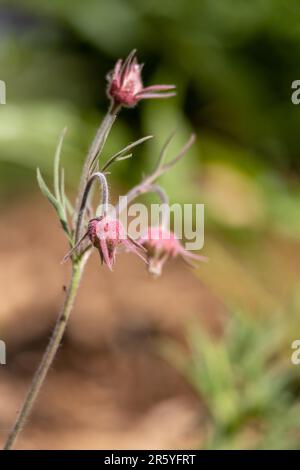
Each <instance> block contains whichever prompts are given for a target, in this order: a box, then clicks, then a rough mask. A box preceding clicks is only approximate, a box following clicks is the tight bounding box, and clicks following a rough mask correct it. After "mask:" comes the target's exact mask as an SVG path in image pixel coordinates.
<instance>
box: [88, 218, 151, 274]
mask: <svg viewBox="0 0 300 470" xmlns="http://www.w3.org/2000/svg"><path fill="white" fill-rule="evenodd" d="M88 236H89V238H90V240H91V242H92V244H93V245H94V246H95V247H96V248H97V249H98V250H99V254H100V258H101V262H102V263H105V264H106V265H107V266H108V267H109V269H110V270H111V271H112V267H113V265H114V263H115V258H116V253H117V248H118V247H119V246H124V247H125V248H126V249H127V250H128V251H131V252H133V253H135V254H137V255H138V256H139V257H140V258H142V259H143V261H145V262H146V260H145V258H144V257H143V256H142V254H141V253H140V251H141V252H144V248H143V247H142V246H141V245H140V244H139V243H137V242H135V241H134V240H132V238H130V237H129V236H128V235H127V234H126V232H125V229H124V227H123V225H122V223H121V222H120V221H119V220H117V219H112V218H109V217H108V216H105V217H99V218H96V219H92V220H90V222H89V225H88ZM139 250H140V251H139Z"/></svg>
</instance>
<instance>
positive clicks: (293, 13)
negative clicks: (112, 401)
mask: <svg viewBox="0 0 300 470" xmlns="http://www.w3.org/2000/svg"><path fill="white" fill-rule="evenodd" d="M0 35H1V40H0V79H1V80H4V81H5V82H6V86H7V104H6V105H3V106H0V119H1V126H0V200H1V201H0V202H1V207H2V209H3V210H5V209H7V208H9V207H10V204H11V203H12V201H20V197H23V194H31V192H36V191H37V189H36V181H35V168H36V166H39V167H40V168H41V170H42V171H43V172H44V174H45V175H46V177H47V176H48V177H49V176H51V172H52V159H53V154H54V150H55V146H56V142H57V139H58V136H59V134H60V132H61V130H62V129H63V128H64V127H65V126H67V127H68V133H67V137H66V139H65V143H64V148H63V162H64V166H65V169H66V181H67V185H68V187H69V190H70V191H71V193H72V191H74V190H75V188H76V184H77V181H78V178H79V172H80V167H81V163H82V161H83V158H84V155H85V152H86V149H87V147H88V145H89V142H90V140H91V139H92V137H93V135H94V132H95V129H96V128H97V126H98V124H99V122H100V119H101V116H102V115H103V114H104V113H105V110H106V108H107V98H106V95H105V87H106V81H105V75H106V73H107V72H108V71H109V70H110V69H112V67H113V64H114V63H115V61H116V59H118V58H119V57H124V56H126V55H127V54H128V52H129V51H130V50H131V49H133V48H137V49H138V57H139V60H140V61H141V62H144V63H145V68H144V70H143V78H144V83H145V84H149V85H151V84H155V83H175V84H176V85H177V89H178V94H177V97H176V98H175V99H170V100H166V101H159V100H157V101H155V100H153V101H150V100H149V101H147V102H143V103H141V104H140V105H139V106H138V107H137V108H135V109H134V110H123V111H122V114H121V118H120V119H119V120H118V122H117V124H116V126H115V127H114V129H113V131H112V134H111V136H110V138H109V140H108V143H107V145H106V147H105V151H104V154H105V156H109V155H110V154H111V153H112V152H114V151H117V150H118V149H119V148H120V147H122V146H125V145H126V144H127V143H128V142H130V141H132V140H134V139H137V138H139V137H141V136H143V135H147V134H154V136H155V139H153V140H151V141H150V142H149V143H148V142H147V143H146V144H145V145H143V146H141V147H140V148H139V149H138V150H137V151H136V152H135V156H134V159H130V160H128V161H125V162H123V163H122V164H119V165H116V166H115V168H114V178H115V180H114V181H115V182H116V183H117V186H118V187H119V188H121V189H124V190H125V189H127V188H129V187H130V185H131V184H132V183H134V182H136V181H138V179H139V178H140V175H141V172H142V171H143V170H144V169H145V167H146V168H148V169H150V168H151V164H152V162H153V159H155V158H157V154H158V151H159V149H160V147H161V145H162V144H163V142H164V140H165V139H166V138H167V136H168V135H169V134H170V132H172V131H173V130H174V129H178V133H177V136H176V139H175V141H174V143H173V144H172V149H171V152H170V153H172V150H174V151H175V150H176V149H177V148H178V146H180V145H182V143H183V142H184V141H185V139H186V138H187V137H188V135H189V133H190V132H192V131H195V132H196V134H197V142H196V144H195V146H194V148H193V149H192V150H191V151H190V152H189V154H188V156H187V157H186V158H185V159H184V160H183V161H182V162H181V163H180V164H179V165H178V167H177V168H175V169H174V170H173V171H172V172H171V173H170V174H168V175H166V176H165V177H163V183H164V185H165V187H166V188H167V189H168V191H169V193H170V195H171V201H172V202H177V201H178V202H195V201H196V202H204V203H205V211H206V212H205V223H206V227H205V237H206V240H205V248H204V251H205V254H207V256H209V258H210V263H208V265H207V266H205V267H203V266H202V267H201V269H199V271H196V273H195V275H196V276H198V277H199V282H201V284H202V283H203V284H204V285H205V286H206V288H207V289H209V290H210V291H212V292H213V293H214V295H216V296H217V297H218V299H219V300H220V302H222V303H223V304H224V305H225V307H226V309H227V315H228V319H227V320H228V322H233V323H234V327H233V333H230V335H226V334H225V333H224V335H222V334H221V335H217V336H218V340H213V339H212V338H211V337H210V336H209V337H207V338H206V337H204V336H205V334H204V333H201V335H200V334H199V336H197V337H196V335H193V338H190V336H189V335H187V336H188V339H187V342H188V343H189V344H191V345H192V347H191V350H192V353H191V354H192V359H193V350H194V345H195V343H196V344H197V345H199V344H200V345H201V347H200V346H199V347H198V349H197V348H196V352H194V354H195V358H196V359H195V361H196V363H197V364H198V366H197V367H194V368H193V367H192V366H191V365H187V369H188V372H186V371H185V369H186V367H185V366H183V365H182V358H181V359H180V360H179V359H178V358H177V359H176V360H175V362H176V364H177V363H178V362H179V363H180V364H181V366H182V369H184V374H185V373H187V376H188V377H190V375H191V374H192V376H193V379H192V383H196V390H197V393H199V396H200V397H201V400H204V402H205V403H206V405H207V407H208V409H209V414H210V415H211V416H212V419H211V424H210V427H209V430H208V432H207V436H206V437H205V439H204V444H203V446H204V447H205V446H206V447H216V448H221V447H230V448H231V447H233V448H234V447H239V446H240V447H243V446H246V447H247V446H248V447H262V446H265V447H268V446H269V447H273V448H274V447H275V448H280V447H281V446H285V447H293V448H294V447H299V439H298V440H297V439H295V436H297V432H298V435H299V429H298V430H297V429H296V430H295V429H294V424H295V423H294V421H295V416H296V414H295V413H296V411H295V412H291V410H294V409H295V410H297V413H298V414H297V416H300V415H299V411H298V401H297V400H298V391H299V386H300V381H299V378H297V373H298V376H299V377H300V369H299V371H298V370H297V367H296V366H292V365H291V363H290V353H291V350H290V344H291V341H293V340H294V339H296V338H297V335H298V336H299V335H300V321H299V320H298V319H297V313H298V312H299V310H298V309H297V308H296V307H295V304H296V305H298V303H297V300H295V299H296V297H297V291H298V286H299V282H298V278H299V274H300V268H299V263H300V255H299V247H300V184H299V176H300V159H299V152H300V140H299V129H300V106H295V105H293V104H292V102H291V93H292V90H291V84H292V81H294V80H297V79H300V4H299V1H298V0H289V1H288V2H286V1H284V0H252V1H251V2H250V1H246V0H222V1H220V0H189V1H188V2H187V1H184V0H165V1H164V2H162V1H158V0H128V1H121V0H110V1H101V0H85V1H82V0H51V1H50V0H44V1H38V0H26V1H16V0H15V1H14V0H10V1H9V2H4V1H1V2H0ZM36 194H37V192H36ZM36 197H40V196H36ZM45 204H46V202H45ZM53 216H54V214H53ZM166 275H167V274H166ZM291 305H292V307H291ZM236 309H238V311H240V309H242V312H243V314H242V315H241V314H239V315H238V319H237V318H236V314H235V313H234V314H233V313H232V312H235V311H236ZM291 311H292V312H296V313H293V325H294V328H293V329H292V330H289V331H288V332H287V333H286V335H285V336H284V335H283V338H284V339H283V340H282V341H281V342H280V341H276V342H275V344H274V342H273V343H272V347H270V348H269V347H267V346H266V347H265V348H261V344H264V341H265V338H268V342H269V341H270V335H271V334H272V335H274V338H275V337H276V338H277V336H276V335H277V334H278V333H279V332H282V331H283V330H284V331H286V330H285V328H286V325H287V323H288V324H289V322H290V314H291ZM195 313H197V312H195ZM274 315H276V321H275V322H274V321H271V318H272V317H273V316H274ZM241 316H242V317H243V318H244V320H243V321H242V324H240V322H241V319H240V318H241ZM298 317H299V313H298ZM246 319H247V320H246ZM253 319H254V320H253ZM269 321H271V323H272V327H271V326H269V323H268V322H269ZM253 322H254V323H255V326H254V325H253ZM244 323H245V324H244ZM224 330H226V328H224ZM271 331H272V332H274V331H275V333H271ZM261 335H262V338H261ZM195 338H196V339H195ZM272 338H273V336H272ZM215 341H217V344H216V345H215ZM274 341H275V340H274ZM240 344H242V346H243V347H244V348H246V349H247V348H248V349H247V351H248V352H246V353H245V356H246V357H245V358H244V356H243V358H244V360H241V361H240V360H239V358H240V356H239V349H238V348H239V347H240ZM257 344H259V346H257ZM247 345H248V346H247ZM235 346H236V348H235ZM242 346H241V347H242ZM199 348H200V349H201V351H199ZM228 348H229V351H228ZM257 348H258V350H259V354H258V353H257ZM219 349H221V352H220V350H219ZM237 351H238V352H237ZM249 351H250V352H253V351H256V355H254V356H253V357H252V356H251V357H249ZM216 354H219V356H221V357H225V355H226V361H225V363H224V364H223V362H222V367H221V369H220V364H219V362H218V360H216V358H215V355H216ZM174 355H175V356H176V357H177V354H174ZM203 355H204V357H205V358H206V359H205V360H206V361H207V362H205V361H204V362H203ZM171 356H172V358H173V355H171ZM172 360H173V359H172ZM186 360H187V362H188V359H186ZM270 361H271V363H272V372H270V371H269V363H270ZM272 361H273V362H272ZM276 361H278V364H279V365H278V367H279V372H278V369H277V362H276ZM201 363H203V364H204V366H203V367H204V370H202V369H201V367H200V366H199V364H201ZM249 364H250V365H249ZM231 368H232V370H229V369H231ZM273 369H275V371H277V372H275V379H274V378H273V375H272V374H273ZM222 374H223V379H222V378H221V382H220V383H221V384H220V383H219V381H218V380H214V377H215V378H216V377H220V375H222ZM239 374H240V375H241V378H240V381H239ZM290 374H292V375H293V374H294V375H295V376H293V378H291V377H290ZM233 377H234V379H233ZM222 380H223V382H222ZM274 380H275V383H276V384H277V385H276V386H274V387H273V384H274ZM199 383H200V385H199ZM207 383H208V384H209V386H206V385H205V384H207ZM224 383H225V385H224ZM241 384H242V385H241ZM250 386H251V387H252V388H251V392H249V396H248V395H247V394H246V395H245V396H244V392H242V395H243V396H242V397H239V394H241V390H240V387H242V390H244V389H248V387H250ZM220 389H221V390H223V392H222V393H219V391H220ZM224 390H225V391H226V390H227V392H226V393H225V392H224ZM224 393H225V399H224ZM247 397H248V398H247ZM241 398H242V400H241ZM199 399H200V398H199ZM247 399H248V401H247ZM224 400H225V401H224ZM273 404H278V407H275V408H276V409H275V408H273V407H272V405H273ZM223 405H224V406H223ZM279 405H280V406H279ZM294 407H295V408H294ZM274 409H275V411H274ZM224 410H227V411H228V410H229V411H228V412H227V411H224ZM249 410H250V411H249ZM249 416H250V418H249ZM248 419H249V420H250V421H251V425H249V429H248V428H247V422H248V421H247V420H248ZM253 421H254V422H255V424H254V426H253ZM274 422H275V424H274ZM298 422H299V420H298ZM245 423H246V424H245ZM245 426H246V431H245ZM286 429H290V430H291V435H292V438H291V440H289V439H288V436H289V434H288V433H286ZM273 431H274V433H273V434H272V432H273ZM261 435H262V436H263V439H261V440H260V436H261ZM283 436H284V439H283ZM295 441H296V442H295Z"/></svg>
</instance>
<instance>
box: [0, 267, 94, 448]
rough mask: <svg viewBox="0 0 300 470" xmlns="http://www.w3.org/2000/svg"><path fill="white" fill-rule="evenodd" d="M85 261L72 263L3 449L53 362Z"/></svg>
mask: <svg viewBox="0 0 300 470" xmlns="http://www.w3.org/2000/svg"><path fill="white" fill-rule="evenodd" d="M85 261H86V259H83V258H82V259H81V260H80V261H79V262H77V263H76V264H75V263H74V264H73V270H72V277H71V281H70V285H69V288H68V290H67V293H66V297H65V301H64V303H63V306H62V308H61V312H60V314H59V317H58V319H57V322H56V325H55V328H54V330H53V333H52V336H51V338H50V341H49V344H48V346H47V349H46V351H45V354H44V356H43V358H42V360H41V363H40V365H39V367H38V369H37V371H36V373H35V375H34V377H33V380H32V383H31V385H30V388H29V391H28V393H27V396H26V398H25V401H24V403H23V406H22V408H21V409H20V411H19V413H18V416H17V419H16V422H15V424H14V426H13V428H12V430H11V432H10V434H9V436H8V438H7V441H6V443H5V445H4V450H10V449H12V447H13V445H14V444H15V442H16V440H17V438H18V436H19V434H20V432H21V431H22V429H23V427H24V425H25V422H26V420H27V418H28V416H29V414H30V412H31V410H32V407H33V405H34V403H35V401H36V398H37V396H38V394H39V391H40V389H41V387H42V385H43V383H44V381H45V378H46V376H47V374H48V371H49V369H50V367H51V365H52V363H53V360H54V358H55V355H56V353H57V350H58V348H59V345H60V342H61V340H62V337H63V335H64V332H65V330H66V326H67V323H68V319H69V317H70V314H71V311H72V308H73V305H74V300H75V297H76V294H77V290H78V287H79V282H80V279H81V276H82V274H83V270H84V264H85Z"/></svg>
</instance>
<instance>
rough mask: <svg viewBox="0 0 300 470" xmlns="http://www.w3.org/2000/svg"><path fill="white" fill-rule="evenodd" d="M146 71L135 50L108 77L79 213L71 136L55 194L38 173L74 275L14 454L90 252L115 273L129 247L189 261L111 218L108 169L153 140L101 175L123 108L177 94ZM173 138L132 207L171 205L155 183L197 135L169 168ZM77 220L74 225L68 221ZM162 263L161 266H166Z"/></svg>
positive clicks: (22, 415)
mask: <svg viewBox="0 0 300 470" xmlns="http://www.w3.org/2000/svg"><path fill="white" fill-rule="evenodd" d="M141 70H142V65H140V64H138V63H137V60H136V56H135V51H132V53H130V54H129V56H128V57H127V59H126V60H125V61H122V60H119V61H117V63H116V65H115V68H114V70H113V71H112V72H111V73H110V74H109V75H108V88H107V95H108V98H109V99H110V106H109V109H108V112H107V114H106V116H105V117H104V119H103V121H102V123H101V125H100V127H99V128H98V130H97V132H96V135H95V137H94V139H93V141H92V144H91V146H90V148H89V151H88V153H87V156H86V159H85V163H84V166H83V168H82V173H81V177H80V183H79V187H78V192H77V197H76V201H75V209H73V207H72V205H71V203H70V202H69V199H68V198H67V196H66V194H65V187H64V171H63V169H61V168H60V154H61V149H62V144H63V137H64V134H65V131H64V132H63V134H62V136H61V138H60V140H59V143H58V146H57V151H56V154H55V159H54V188H53V191H51V190H50V189H49V187H48V186H47V184H46V183H45V181H44V179H43V177H42V175H41V173H40V171H39V170H38V171H37V180H38V184H39V187H40V189H41V191H42V193H43V195H44V196H45V197H46V198H47V199H48V200H49V202H50V203H51V204H52V206H53V207H54V209H55V211H56V213H57V215H58V217H59V220H60V222H61V226H62V228H63V230H64V232H65V233H66V236H67V240H68V242H69V245H70V251H69V252H68V254H67V255H66V256H65V258H64V261H66V260H70V262H71V265H72V275H71V279H70V283H69V287H68V289H67V291H66V294H65V299H64V302H63V305H62V308H61V311H60V313H59V316H58V319H57V322H56V324H55V327H54V330H53V333H52V335H51V338H50V341H49V344H48V346H47V349H46V351H45V353H44V356H43V358H42V360H41V363H40V365H39V367H38V369H37V371H36V373H35V375H34V377H33V380H32V383H31V385H30V387H29V391H28V393H27V396H26V398H25V400H24V403H23V405H22V407H21V409H20V411H19V413H18V415H17V418H16V422H15V424H14V426H13V427H12V430H11V432H10V433H9V436H8V438H7V441H6V443H5V446H4V450H10V449H12V447H13V446H14V444H15V443H16V440H17V438H18V436H19V434H20V432H21V431H22V429H23V428H24V425H25V424H26V420H27V418H28V417H29V415H30V413H31V410H32V408H33V406H34V404H35V401H36V399H37V397H38V394H39V392H40V389H41V387H42V385H43V383H44V381H45V379H46V377H47V374H48V372H49V369H50V367H51V365H52V363H53V360H54V358H55V356H56V353H57V351H58V348H59V345H60V343H61V340H62V338H63V335H64V332H65V330H66V327H67V323H68V320H69V318H70V314H71V312H72V309H73V306H74V301H75V298H76V294H77V291H78V287H79V284H80V280H81V278H82V275H83V272H84V267H85V264H86V262H87V260H88V258H89V256H90V254H91V249H90V248H91V247H92V246H93V247H95V248H96V249H97V250H98V252H99V254H100V258H101V261H102V263H103V264H105V265H107V267H108V268H109V269H110V270H112V268H113V265H114V263H115V258H116V253H117V249H118V248H119V247H125V250H127V251H130V252H132V253H134V254H136V255H138V256H139V257H140V258H142V259H143V261H146V262H147V263H148V262H149V261H150V262H151V261H152V259H151V256H150V253H149V249H150V251H151V250H152V251H153V247H154V249H155V256H156V258H157V257H159V260H160V259H161V258H160V257H161V253H162V255H163V256H164V260H165V259H166V258H167V257H170V256H174V255H175V254H177V253H179V254H181V255H182V256H185V257H186V256H187V255H186V253H185V252H184V251H182V249H181V248H180V247H179V246H178V245H177V244H176V243H177V241H174V239H173V238H172V240H171V245H170V243H169V245H166V246H165V245H163V246H162V247H161V246H157V244H156V245H155V246H154V245H153V243H152V241H151V240H149V237H148V238H147V239H146V238H144V239H142V240H141V241H137V240H133V239H132V238H131V237H130V236H129V235H128V233H126V231H125V228H124V226H123V225H122V223H121V222H120V221H119V217H118V216H119V214H120V212H121V211H123V210H124V209H125V208H126V207H127V206H126V207H124V206H120V205H117V206H116V207H115V214H116V215H115V216H114V217H112V216H111V215H110V214H109V213H108V205H109V191H108V184H107V179H106V175H107V170H108V168H109V167H110V166H111V165H112V164H114V163H115V162H117V161H121V160H124V159H126V158H129V157H131V155H132V153H131V151H132V150H133V148H134V147H136V146H137V145H139V144H141V143H142V142H145V141H146V140H147V139H149V138H151V137H152V136H147V137H144V138H142V139H139V140H137V141H136V142H133V143H131V144H129V145H127V146H126V147H125V148H124V149H122V150H120V151H119V152H117V153H116V154H115V155H113V156H112V157H110V158H109V159H108V160H107V161H106V163H105V164H104V165H103V166H102V168H101V171H99V163H98V161H99V156H100V155H101V153H102V150H103V148H104V145H105V142H106V140H107V137H108V135H109V133H110V131H111V128H112V126H113V124H114V122H115V120H116V118H117V115H118V113H119V111H120V110H121V108H122V107H133V106H135V105H136V104H137V103H138V102H139V101H140V100H142V99H148V98H168V97H170V96H174V94H175V93H174V88H175V87H174V85H153V86H150V87H144V86H143V83H142V79H141ZM171 138H172V136H171V137H170V138H169V139H168V141H167V143H166V145H165V146H164V148H163V150H162V152H161V154H160V157H159V159H158V163H157V165H156V167H155V169H154V171H153V173H152V174H151V175H149V176H147V177H146V178H144V179H143V180H142V182H141V183H140V184H139V185H137V186H135V187H134V188H133V189H132V190H131V191H129V193H128V194H127V202H128V203H130V202H132V201H133V199H135V198H136V197H138V196H139V195H140V194H144V193H146V192H155V193H156V194H157V195H158V196H159V197H160V199H161V201H162V202H163V203H164V204H168V198H167V195H166V193H165V192H164V190H163V189H162V188H161V187H160V186H157V184H155V181H156V179H157V178H158V177H159V176H161V175H162V174H163V173H165V172H166V171H167V170H169V169H170V168H171V167H172V166H173V165H174V164H175V163H177V162H178V161H179V160H180V159H181V158H182V157H183V156H184V154H185V153H186V152H187V150H188V149H189V148H190V146H191V145H192V143H193V141H194V136H191V138H190V139H189V141H188V142H187V143H186V144H185V146H184V147H183V148H182V149H181V150H180V152H179V153H178V155H176V156H175V158H173V160H171V161H170V162H169V163H166V164H165V163H164V158H165V150H166V148H167V145H168V143H169V141H170V140H171ZM96 181H98V182H100V185H101V203H102V214H101V216H98V217H96V216H95V215H96V214H95V213H93V212H94V211H93V210H92V209H91V208H90V206H91V204H90V199H91V197H90V194H91V189H92V187H93V184H94V182H96ZM87 209H89V212H91V214H89V215H90V220H87V217H86V213H87V212H88V211H87ZM71 217H72V220H68V219H69V218H71ZM163 222H164V221H161V223H162V224H163ZM149 233H150V232H149ZM150 234H151V233H150ZM86 238H89V242H90V243H89V244H87V245H86V246H85V247H83V248H81V244H82V242H83V241H84V240H85V239H86ZM162 250H164V251H162ZM176 250H177V251H176ZM161 264H162V263H161V262H160V265H161ZM157 269H158V268H157Z"/></svg>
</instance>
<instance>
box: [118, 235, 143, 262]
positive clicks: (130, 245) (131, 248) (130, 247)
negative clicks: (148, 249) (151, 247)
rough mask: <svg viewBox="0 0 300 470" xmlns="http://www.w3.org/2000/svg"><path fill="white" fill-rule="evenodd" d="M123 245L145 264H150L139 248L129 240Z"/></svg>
mask: <svg viewBox="0 0 300 470" xmlns="http://www.w3.org/2000/svg"><path fill="white" fill-rule="evenodd" d="M122 244H123V246H124V247H125V248H127V249H128V251H131V252H132V253H135V254H136V255H137V256H138V257H139V258H141V259H142V260H143V261H144V263H147V264H148V262H147V260H146V258H144V256H143V255H142V254H141V253H140V252H139V250H138V248H137V247H136V246H135V245H134V244H133V243H132V242H130V241H129V240H124V241H123V243H122Z"/></svg>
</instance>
